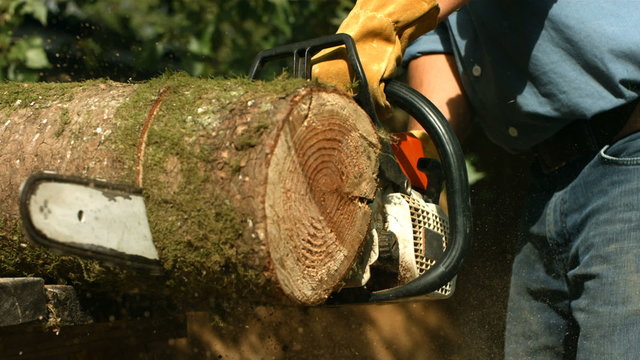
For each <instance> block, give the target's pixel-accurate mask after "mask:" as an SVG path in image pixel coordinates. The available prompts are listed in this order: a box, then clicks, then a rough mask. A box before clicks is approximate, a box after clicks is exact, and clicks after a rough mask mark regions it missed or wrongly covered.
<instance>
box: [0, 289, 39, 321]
mask: <svg viewBox="0 0 640 360" xmlns="http://www.w3.org/2000/svg"><path fill="white" fill-rule="evenodd" d="M46 304H47V302H46V297H45V294H44V280H43V279H40V278H0V327H1V326H10V325H19V324H25V323H30V322H34V321H39V320H40V321H41V320H44V319H45V318H46V316H47V305H46Z"/></svg>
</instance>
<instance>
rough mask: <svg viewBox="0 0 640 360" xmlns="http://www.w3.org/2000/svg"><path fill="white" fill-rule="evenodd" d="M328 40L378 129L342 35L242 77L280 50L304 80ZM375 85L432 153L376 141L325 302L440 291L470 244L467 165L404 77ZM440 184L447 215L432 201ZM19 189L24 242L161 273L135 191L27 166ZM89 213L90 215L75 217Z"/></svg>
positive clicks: (403, 138) (408, 141)
mask: <svg viewBox="0 0 640 360" xmlns="http://www.w3.org/2000/svg"><path fill="white" fill-rule="evenodd" d="M335 46H345V48H346V49H347V53H348V58H349V59H348V60H349V63H350V66H351V67H352V70H353V71H354V73H355V75H356V81H357V82H358V84H359V88H358V91H357V94H356V95H354V99H355V100H356V102H357V103H358V104H359V105H360V106H361V107H362V108H363V109H364V110H365V112H366V113H367V114H368V115H369V116H370V117H371V119H372V121H373V123H374V124H375V125H376V126H377V127H379V128H383V126H382V124H381V122H380V121H379V120H378V117H377V115H376V112H375V108H374V105H373V100H372V97H371V95H370V93H369V91H368V86H367V80H366V78H365V76H364V71H363V69H362V65H361V63H360V60H359V58H358V55H357V52H356V48H355V44H354V42H353V39H352V38H351V37H350V36H348V35H346V34H336V35H331V36H325V37H320V38H317V39H312V40H308V41H304V42H299V43H295V44H290V45H285V46H281V47H277V48H274V49H269V50H265V51H263V52H261V53H259V54H258V55H257V56H256V58H255V60H254V62H253V65H252V67H251V70H250V77H251V78H252V79H256V78H258V76H259V74H260V72H261V71H262V69H263V68H264V66H265V64H267V63H269V62H271V61H273V60H277V59H285V58H286V59H292V60H293V71H291V73H292V75H294V76H296V77H302V78H307V79H309V78H310V77H311V68H312V58H313V56H314V55H315V54H317V53H318V52H320V51H322V50H324V49H327V48H331V47H335ZM385 93H386V95H387V97H388V99H389V101H390V102H391V103H392V104H393V105H394V106H396V107H399V108H400V109H403V110H405V111H406V112H407V113H408V114H409V115H411V116H413V117H414V118H415V119H416V120H417V121H418V122H419V123H420V124H421V126H422V127H423V128H424V129H425V130H426V131H427V133H429V135H430V136H431V138H432V139H433V141H434V143H435V145H436V148H437V149H438V154H439V156H440V161H438V160H436V159H428V158H425V157H424V156H423V154H422V150H421V149H422V145H421V142H420V140H418V139H417V138H415V137H411V136H408V135H407V134H398V136H397V137H396V138H397V141H395V142H394V143H393V144H391V143H390V142H388V141H384V140H383V141H382V153H381V155H380V170H379V179H380V181H379V184H380V185H379V189H378V191H377V194H376V197H375V200H374V201H372V202H371V203H370V204H369V206H370V208H371V212H372V220H371V226H370V231H369V234H368V236H367V238H366V239H365V243H364V245H363V250H362V252H361V255H360V257H359V258H358V259H357V260H356V262H355V264H354V265H353V268H352V269H351V271H350V273H349V275H348V278H347V279H345V285H344V287H343V289H341V290H340V291H337V292H336V293H335V294H333V295H332V296H331V297H330V299H329V300H328V303H329V304H341V303H353V302H380V301H395V300H399V299H404V298H412V297H427V298H446V297H449V296H451V294H452V293H453V291H454V289H455V275H456V273H457V271H458V269H459V266H460V264H461V262H462V260H463V258H464V257H465V255H466V254H467V252H468V250H469V248H470V220H471V212H470V205H469V190H468V182H467V173H466V167H465V162H464V158H463V157H462V151H461V148H460V145H459V143H458V142H457V138H456V137H455V134H454V133H453V131H452V129H451V128H450V127H449V124H448V122H447V121H446V119H444V117H443V116H442V115H441V114H440V112H439V111H438V110H437V108H436V107H435V106H434V105H433V104H431V103H430V102H429V101H428V100H427V99H426V98H425V97H424V96H422V95H421V94H420V93H418V92H417V91H415V90H413V89H411V88H409V87H408V86H407V85H405V84H403V83H400V82H397V81H390V82H389V83H387V84H386V89H385ZM443 188H444V189H446V191H445V192H446V195H447V203H448V212H449V216H447V215H446V214H445V212H444V211H443V210H442V208H441V206H440V205H439V204H438V198H439V195H440V193H441V191H442V189H443ZM20 196H21V198H20V214H21V218H22V220H23V224H24V226H25V229H26V232H27V234H28V235H29V237H30V238H31V239H32V240H33V241H34V243H36V244H38V245H41V246H44V247H47V248H50V249H53V250H55V251H57V252H58V253H61V254H70V255H76V256H80V257H85V258H94V259H98V260H103V261H105V262H108V263H112V264H113V263H116V264H123V265H125V266H127V267H130V268H137V269H142V270H144V271H147V272H149V273H151V274H160V273H161V272H162V267H161V265H160V259H159V256H158V252H157V250H156V248H155V246H154V244H153V239H152V236H151V230H150V228H149V224H148V220H147V218H146V208H145V204H144V198H143V196H142V190H141V189H139V188H134V187H131V186H126V185H118V184H112V183H109V182H106V181H103V180H99V179H87V178H80V177H73V176H66V175H60V174H53V173H37V174H33V175H31V176H30V177H29V178H28V179H27V180H26V181H25V182H24V183H23V184H22V189H21V194H20ZM51 209H55V211H52V210H51ZM78 209H83V210H80V211H78ZM89 217H90V218H91V219H100V221H99V223H95V221H85V218H86V219H89ZM132 240H134V241H132Z"/></svg>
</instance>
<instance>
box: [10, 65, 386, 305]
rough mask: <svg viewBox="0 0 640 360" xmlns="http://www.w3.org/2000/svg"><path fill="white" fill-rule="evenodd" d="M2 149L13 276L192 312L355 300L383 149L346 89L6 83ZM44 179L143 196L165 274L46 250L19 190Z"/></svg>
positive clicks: (183, 81) (284, 83)
mask: <svg viewBox="0 0 640 360" xmlns="http://www.w3.org/2000/svg"><path fill="white" fill-rule="evenodd" d="M0 150H1V151H0V201H1V203H0V254H1V255H0V276H25V275H31V276H34V275H35V276H40V277H44V278H45V279H46V281H47V282H49V283H63V284H65V283H70V284H74V285H76V286H77V287H79V288H85V289H90V290H91V289H95V290H96V291H103V290H109V291H112V292H118V291H142V292H150V293H154V294H158V295H164V296H169V297H172V298H175V299H177V300H179V301H180V302H183V303H185V304H191V303H193V304H201V303H207V302H215V301H216V299H220V298H224V299H225V300H226V301H241V299H244V300H246V299H249V298H250V299H253V300H255V301H261V302H270V303H296V304H304V305H313V304H318V303H321V302H323V301H324V300H325V299H326V298H327V296H328V295H329V294H330V293H331V292H332V291H334V290H336V289H337V288H339V287H340V286H341V285H342V283H341V281H342V279H343V277H344V276H345V274H346V273H347V272H348V269H349V267H350V266H351V264H352V263H353V261H354V259H355V257H356V256H357V254H358V251H359V249H360V246H361V243H362V241H363V239H364V237H365V233H366V231H367V227H368V223H369V216H370V214H369V209H368V207H367V206H366V203H367V202H368V201H370V200H371V199H372V198H373V196H374V192H375V188H376V182H375V178H376V172H377V156H378V151H379V144H378V138H377V135H376V133H375V130H374V128H373V126H372V125H371V123H370V121H369V119H368V118H367V116H366V115H365V113H364V112H363V111H362V110H361V109H360V108H359V107H358V106H357V105H356V104H355V103H354V102H353V101H352V100H351V99H350V98H349V96H347V95H345V94H343V93H340V92H338V91H336V90H334V89H332V88H326V87H321V86H317V85H313V84H309V83H308V82H304V81H302V80H295V79H289V80H285V79H281V80H279V81H274V82H270V83H264V82H251V81H248V80H244V79H237V80H216V79H195V78H192V77H189V76H187V75H184V74H174V75H167V76H163V77H161V78H158V79H154V80H152V81H149V82H145V83H138V84H122V83H114V82H111V81H92V82H86V83H65V84H20V83H4V84H0ZM44 170H48V171H54V172H57V173H60V174H67V175H76V176H83V177H91V178H100V179H106V180H107V181H111V182H116V183H125V184H133V185H136V186H139V187H142V188H143V189H144V196H145V201H146V203H147V209H148V216H149V222H150V225H151V230H152V234H153V238H154V243H155V245H156V247H157V248H158V251H159V253H160V259H161V262H162V265H163V267H164V269H165V274H164V275H163V276H160V277H153V278H152V277H148V276H145V275H143V274H138V273H134V272H132V271H128V270H126V269H112V268H108V267H104V266H102V265H101V264H98V263H97V262H93V261H85V260H80V259H77V258H73V257H60V256H54V255H52V254H50V253H49V252H48V251H45V250H42V249H38V248H34V247H33V246H31V245H30V244H29V242H28V240H27V239H26V238H25V236H24V234H23V231H22V229H21V225H20V220H19V217H18V215H17V214H18V207H17V206H18V205H17V199H18V191H19V186H20V184H21V183H22V182H23V181H24V180H25V179H26V177H27V176H28V175H29V174H31V173H34V172H39V171H44Z"/></svg>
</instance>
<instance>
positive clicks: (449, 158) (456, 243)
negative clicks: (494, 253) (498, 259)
mask: <svg viewBox="0 0 640 360" xmlns="http://www.w3.org/2000/svg"><path fill="white" fill-rule="evenodd" d="M385 94H386V95H387V99H388V100H389V102H390V103H391V105H393V106H397V107H399V108H400V109H402V110H404V111H406V112H407V113H408V114H409V115H411V116H413V117H414V118H415V119H416V121H417V122H418V123H419V124H420V126H422V128H424V130H425V131H426V132H427V133H428V134H429V136H430V137H431V139H432V140H433V142H434V143H435V145H436V149H437V150H438V155H440V161H441V162H442V168H443V169H444V175H445V179H446V184H447V185H446V190H447V202H448V204H449V206H448V209H449V231H450V237H449V242H448V243H447V251H445V253H444V256H443V258H442V259H441V260H440V261H439V262H437V263H436V264H434V265H433V266H432V267H431V268H430V269H429V270H428V271H427V272H425V273H424V274H422V275H420V276H419V277H418V278H416V279H414V280H412V281H410V282H408V283H406V284H404V285H402V286H398V287H396V288H392V289H388V290H382V291H378V292H373V293H371V297H370V301H372V302H377V301H390V300H397V299H400V298H406V297H413V296H420V295H426V294H428V293H431V292H433V291H436V290H438V289H439V288H440V287H442V286H444V285H445V284H447V282H449V281H451V279H453V278H454V276H455V275H456V274H457V273H458V270H459V269H460V265H461V264H462V261H463V260H464V258H465V257H466V256H467V254H468V253H469V251H470V249H471V203H470V201H469V181H468V177H467V168H466V164H465V160H464V156H463V153H462V147H461V146H460V142H459V141H458V138H457V136H456V134H455V133H454V132H453V129H452V128H451V125H449V122H448V121H447V119H446V118H445V117H444V116H443V115H442V113H441V112H440V111H439V110H438V108H437V107H436V106H435V105H433V103H432V102H431V101H429V100H428V99H427V98H426V97H424V96H423V95H422V94H421V93H419V92H418V91H416V90H415V89H413V88H411V87H409V86H408V85H406V84H404V83H402V82H399V81H394V80H392V81H389V82H388V83H387V84H386V86H385Z"/></svg>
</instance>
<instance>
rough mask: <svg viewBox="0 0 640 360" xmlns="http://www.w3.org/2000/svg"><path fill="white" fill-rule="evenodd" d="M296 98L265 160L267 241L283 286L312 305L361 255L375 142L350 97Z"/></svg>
mask: <svg viewBox="0 0 640 360" xmlns="http://www.w3.org/2000/svg"><path fill="white" fill-rule="evenodd" d="M294 101H295V103H294V104H293V107H292V112H291V114H290V116H289V118H288V119H287V120H286V121H285V122H284V124H283V127H282V130H281V133H280V136H279V138H278V141H277V144H276V146H275V149H274V151H273V155H272V157H271V161H270V163H269V170H268V182H267V189H266V190H267V191H266V212H267V213H266V215H267V231H268V239H269V240H268V242H269V249H270V253H271V259H272V262H273V266H274V268H275V273H276V276H277V279H278V281H279V282H280V285H281V288H282V289H283V290H284V292H285V293H286V294H287V295H288V296H289V297H290V298H292V299H294V300H295V301H297V302H299V303H300V304H304V305H315V304H319V303H322V302H323V301H325V300H326V298H327V297H328V296H329V295H330V294H331V293H332V292H333V291H335V290H337V289H338V288H339V287H340V286H341V285H342V280H343V279H344V277H345V274H346V273H347V272H348V270H349V268H350V267H351V265H352V264H353V263H354V261H355V258H356V256H357V255H358V254H359V252H360V251H359V250H360V248H361V245H362V243H363V240H364V238H365V237H366V233H367V229H368V226H369V222H370V215H371V214H370V210H369V207H368V205H367V204H368V202H369V201H370V200H372V199H373V197H374V195H375V190H376V186H377V183H376V181H377V180H376V178H377V177H376V175H377V171H378V153H379V148H380V145H379V142H378V135H377V133H376V131H375V129H374V126H373V124H372V123H371V121H370V119H369V117H368V116H367V115H366V113H365V112H364V111H363V110H362V109H360V108H359V107H358V106H357V104H355V102H354V101H353V100H352V99H350V98H349V97H348V96H345V95H344V94H340V93H336V92H332V91H323V90H318V89H304V90H303V91H302V92H301V93H300V95H299V96H297V97H295V98H294Z"/></svg>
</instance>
